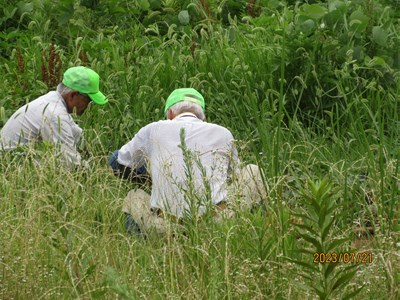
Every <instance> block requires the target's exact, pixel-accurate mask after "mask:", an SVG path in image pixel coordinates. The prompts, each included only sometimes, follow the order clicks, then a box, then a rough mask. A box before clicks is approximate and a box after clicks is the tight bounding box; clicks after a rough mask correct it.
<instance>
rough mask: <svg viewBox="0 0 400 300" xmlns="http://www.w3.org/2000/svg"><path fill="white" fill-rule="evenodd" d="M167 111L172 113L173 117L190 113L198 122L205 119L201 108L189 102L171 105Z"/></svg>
mask: <svg viewBox="0 0 400 300" xmlns="http://www.w3.org/2000/svg"><path fill="white" fill-rule="evenodd" d="M169 109H170V110H171V111H172V113H173V114H174V115H175V116H177V115H179V114H182V113H185V112H190V113H192V114H195V115H196V117H197V118H199V119H200V120H203V121H204V120H205V119H206V116H205V114H204V111H203V108H202V107H201V106H200V105H198V104H196V103H193V102H190V101H181V102H178V103H176V104H174V105H172V106H171V107H170V108H169ZM167 112H168V111H167Z"/></svg>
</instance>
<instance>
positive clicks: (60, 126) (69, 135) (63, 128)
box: [41, 115, 82, 166]
mask: <svg viewBox="0 0 400 300" xmlns="http://www.w3.org/2000/svg"><path fill="white" fill-rule="evenodd" d="M81 133H82V129H81V128H80V127H79V126H78V125H76V124H75V122H74V121H73V120H72V119H71V117H70V116H68V115H60V116H57V117H52V118H44V119H43V123H42V127H41V137H42V140H43V141H50V142H52V143H54V144H56V145H57V146H59V147H60V150H61V156H62V157H63V159H64V161H65V162H66V164H67V165H68V166H76V165H80V164H81V156H80V154H79V152H78V151H77V148H76V147H77V144H78V142H79V140H80V136H81Z"/></svg>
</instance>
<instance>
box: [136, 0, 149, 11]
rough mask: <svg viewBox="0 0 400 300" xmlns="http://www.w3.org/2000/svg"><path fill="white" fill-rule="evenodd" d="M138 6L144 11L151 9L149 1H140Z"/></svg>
mask: <svg viewBox="0 0 400 300" xmlns="http://www.w3.org/2000/svg"><path fill="white" fill-rule="evenodd" d="M138 4H139V6H140V8H141V9H143V10H149V9H150V3H149V1H148V0H139V1H138Z"/></svg>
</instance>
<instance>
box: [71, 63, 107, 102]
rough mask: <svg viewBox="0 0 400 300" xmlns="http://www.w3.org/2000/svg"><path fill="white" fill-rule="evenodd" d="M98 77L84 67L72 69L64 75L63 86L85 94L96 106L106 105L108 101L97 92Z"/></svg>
mask: <svg viewBox="0 0 400 300" xmlns="http://www.w3.org/2000/svg"><path fill="white" fill-rule="evenodd" d="M99 81H100V77H99V74H97V73H96V72H95V71H93V70H91V69H89V68H86V67H72V68H69V69H68V70H67V71H65V73H64V79H63V84H64V85H65V86H66V87H69V88H70V89H72V90H74V91H78V92H80V93H83V94H87V95H88V96H89V97H90V99H92V101H93V102H94V103H96V104H100V105H103V104H106V103H107V102H108V100H107V99H106V96H104V95H103V93H102V92H100V91H99Z"/></svg>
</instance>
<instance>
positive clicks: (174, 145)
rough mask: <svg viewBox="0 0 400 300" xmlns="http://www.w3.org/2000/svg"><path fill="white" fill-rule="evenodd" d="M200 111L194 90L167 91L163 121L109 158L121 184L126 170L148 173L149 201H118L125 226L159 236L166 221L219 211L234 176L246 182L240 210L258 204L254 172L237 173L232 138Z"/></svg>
mask: <svg viewBox="0 0 400 300" xmlns="http://www.w3.org/2000/svg"><path fill="white" fill-rule="evenodd" d="M204 108H205V102H204V98H203V96H202V95H201V94H200V93H199V92H198V91H196V90H195V89H193V88H182V89H177V90H175V91H173V92H172V93H171V95H170V96H169V97H168V99H167V102H166V105H165V111H164V112H165V115H166V118H167V120H161V121H158V122H153V123H151V124H148V125H147V126H145V127H143V128H141V129H140V130H139V131H138V132H137V134H136V135H135V136H134V137H133V139H132V140H131V141H130V142H128V143H127V144H126V145H124V146H123V147H122V148H121V149H120V150H117V151H115V152H114V153H113V155H112V156H111V157H110V160H109V164H110V166H111V167H112V168H113V169H114V171H115V173H118V174H120V175H123V176H125V178H126V177H127V170H130V171H131V172H132V173H133V174H134V176H145V175H146V174H147V173H149V174H150V177H151V182H152V189H151V195H148V194H147V193H146V192H144V191H143V190H141V189H138V190H132V191H130V192H129V193H128V196H127V197H126V199H125V201H124V204H123V211H124V212H125V213H126V214H127V215H128V218H129V220H128V221H127V224H128V225H129V224H132V223H133V224H137V225H138V226H139V228H140V229H141V231H146V230H148V229H150V228H155V229H156V230H157V231H158V232H165V231H166V230H167V228H168V223H167V222H168V221H169V220H173V221H176V222H180V221H181V220H183V219H184V218H186V217H191V218H192V217H198V216H200V215H202V214H204V213H205V212H206V211H207V209H208V208H210V207H219V208H221V209H222V208H225V206H226V205H227V203H226V202H227V201H228V200H227V199H228V198H229V197H228V181H229V179H230V177H231V176H232V175H234V174H238V176H239V177H242V179H239V180H245V181H246V180H247V183H245V184H247V186H248V188H247V192H245V193H247V194H248V195H246V200H245V201H244V202H247V204H245V205H244V207H248V208H250V207H251V206H252V204H253V203H255V202H258V201H260V200H261V199H260V197H262V195H263V190H264V187H263V186H262V181H261V176H260V172H259V170H258V167H256V166H254V165H251V166H247V167H246V168H244V170H242V171H239V170H238V165H239V159H238V154H237V150H236V148H235V145H234V138H233V136H232V133H231V132H230V131H229V130H228V129H226V128H224V127H222V126H219V125H216V124H212V123H207V122H205V114H204ZM131 175H132V174H131ZM251 184H253V186H251ZM216 211H218V210H216ZM132 219H133V221H134V222H132Z"/></svg>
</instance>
